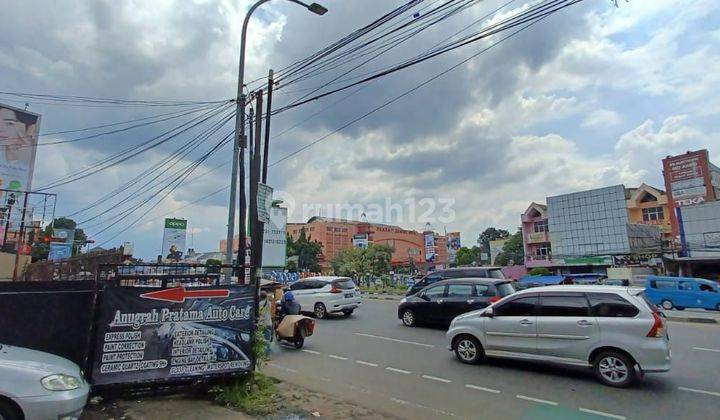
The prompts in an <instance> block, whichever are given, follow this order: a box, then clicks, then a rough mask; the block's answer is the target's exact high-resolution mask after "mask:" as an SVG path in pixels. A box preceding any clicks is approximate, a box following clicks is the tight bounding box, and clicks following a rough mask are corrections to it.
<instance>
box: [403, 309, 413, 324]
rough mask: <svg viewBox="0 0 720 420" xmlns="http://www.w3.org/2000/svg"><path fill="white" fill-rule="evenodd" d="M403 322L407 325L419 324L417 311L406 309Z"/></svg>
mask: <svg viewBox="0 0 720 420" xmlns="http://www.w3.org/2000/svg"><path fill="white" fill-rule="evenodd" d="M402 322H403V325H405V326H406V327H414V326H415V324H417V319H416V318H415V312H413V311H411V310H410V309H405V311H403V313H402Z"/></svg>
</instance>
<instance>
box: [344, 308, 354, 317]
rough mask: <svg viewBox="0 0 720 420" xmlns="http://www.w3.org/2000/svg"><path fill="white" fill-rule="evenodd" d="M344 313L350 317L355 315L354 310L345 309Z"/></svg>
mask: <svg viewBox="0 0 720 420" xmlns="http://www.w3.org/2000/svg"><path fill="white" fill-rule="evenodd" d="M342 313H343V314H345V316H350V315H352V313H353V309H345V310H343V311H342Z"/></svg>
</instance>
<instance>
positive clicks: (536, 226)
mask: <svg viewBox="0 0 720 420" xmlns="http://www.w3.org/2000/svg"><path fill="white" fill-rule="evenodd" d="M533 230H534V231H535V232H547V231H548V221H547V219H545V220H541V221H539V222H535V223H533Z"/></svg>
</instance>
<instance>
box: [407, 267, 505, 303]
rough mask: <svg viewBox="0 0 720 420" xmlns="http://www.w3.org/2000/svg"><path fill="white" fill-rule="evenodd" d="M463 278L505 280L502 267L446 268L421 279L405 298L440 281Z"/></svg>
mask: <svg viewBox="0 0 720 420" xmlns="http://www.w3.org/2000/svg"><path fill="white" fill-rule="evenodd" d="M461 277H475V278H484V279H505V275H503V272H502V269H501V268H500V267H456V268H445V269H443V270H437V271H433V272H432V273H428V274H427V275H426V276H425V277H423V278H422V279H420V281H418V282H417V283H415V284H414V285H413V286H412V287H411V288H409V289H408V291H407V293H405V296H410V295H414V294H415V293H417V292H419V291H420V290H422V289H423V288H425V287H426V286H429V285H431V284H433V283H436V282H439V281H440V280H447V279H457V278H461Z"/></svg>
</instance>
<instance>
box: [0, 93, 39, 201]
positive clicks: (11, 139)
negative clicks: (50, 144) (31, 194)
mask: <svg viewBox="0 0 720 420" xmlns="http://www.w3.org/2000/svg"><path fill="white" fill-rule="evenodd" d="M39 131H40V115H38V114H35V113H32V112H28V111H24V110H22V109H18V108H14V107H11V106H8V105H2V104H0V188H5V189H8V190H15V191H30V190H31V189H32V188H31V185H32V177H33V169H34V168H35V152H36V150H37V142H38V132H39ZM3 195H5V194H4V192H2V191H0V200H2V199H3V197H2V196H3Z"/></svg>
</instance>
